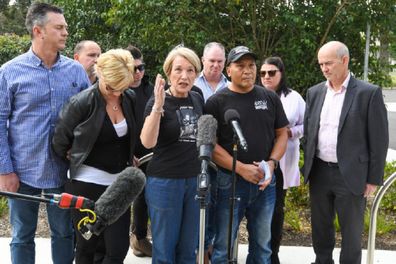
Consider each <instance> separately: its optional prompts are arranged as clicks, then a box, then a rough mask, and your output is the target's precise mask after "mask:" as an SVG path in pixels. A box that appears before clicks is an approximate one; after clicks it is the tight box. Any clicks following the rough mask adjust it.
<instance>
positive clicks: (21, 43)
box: [0, 34, 30, 66]
mask: <svg viewBox="0 0 396 264" xmlns="http://www.w3.org/2000/svg"><path fill="white" fill-rule="evenodd" d="M29 46H30V37H29V36H27V35H25V36H18V35H15V34H6V35H0V66H1V65H2V64H3V63H5V62H7V61H9V60H11V59H13V58H14V57H16V56H18V55H20V54H22V53H24V52H26V51H27V50H28V49H29Z"/></svg>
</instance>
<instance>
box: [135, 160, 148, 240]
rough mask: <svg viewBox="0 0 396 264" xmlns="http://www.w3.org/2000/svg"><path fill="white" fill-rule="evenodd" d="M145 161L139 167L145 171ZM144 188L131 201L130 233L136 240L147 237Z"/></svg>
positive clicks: (146, 211) (146, 210)
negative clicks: (131, 220) (131, 219)
mask: <svg viewBox="0 0 396 264" xmlns="http://www.w3.org/2000/svg"><path fill="white" fill-rule="evenodd" d="M146 167H147V163H146V164H144V165H143V166H142V167H140V169H141V170H142V171H143V172H144V173H146ZM144 193H145V189H143V190H142V192H141V193H140V194H139V196H138V197H137V198H136V200H135V201H134V202H133V208H132V212H133V222H132V226H131V230H132V233H133V234H134V235H135V236H136V238H137V239H138V240H140V239H144V238H146V237H147V224H148V219H149V216H148V209H147V203H146V198H145V196H144Z"/></svg>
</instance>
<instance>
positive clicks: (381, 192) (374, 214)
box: [367, 172, 396, 264]
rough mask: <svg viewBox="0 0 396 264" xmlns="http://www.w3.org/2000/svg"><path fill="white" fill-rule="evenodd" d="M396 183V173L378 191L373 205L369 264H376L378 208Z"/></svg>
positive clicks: (368, 252) (368, 246) (369, 238)
mask: <svg viewBox="0 0 396 264" xmlns="http://www.w3.org/2000/svg"><path fill="white" fill-rule="evenodd" d="M395 181H396V172H394V173H393V174H392V175H391V176H390V177H389V178H388V179H387V180H386V181H385V183H384V185H383V186H381V188H380V189H379V190H378V193H377V195H376V196H375V198H374V202H373V205H372V207H371V213H370V227H369V235H368V245H367V264H373V263H374V250H375V234H376V231H377V213H378V207H379V206H380V203H381V199H382V197H383V196H384V195H385V192H386V190H387V189H388V188H389V187H390V186H391V185H392V183H393V182H395Z"/></svg>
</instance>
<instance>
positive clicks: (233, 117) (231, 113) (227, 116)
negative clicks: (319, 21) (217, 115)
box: [224, 109, 248, 151]
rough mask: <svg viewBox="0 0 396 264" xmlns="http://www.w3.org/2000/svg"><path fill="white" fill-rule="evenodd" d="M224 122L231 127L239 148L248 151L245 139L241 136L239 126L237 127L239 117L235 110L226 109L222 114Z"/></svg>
mask: <svg viewBox="0 0 396 264" xmlns="http://www.w3.org/2000/svg"><path fill="white" fill-rule="evenodd" d="M224 120H225V121H226V123H227V124H230V125H231V126H232V130H234V134H235V135H236V136H237V137H238V141H239V146H240V147H241V148H242V149H243V150H244V151H248V145H247V142H246V139H245V137H244V136H243V134H242V129H241V126H240V125H239V121H240V116H239V113H238V112H237V111H236V110H235V109H228V110H227V111H225V113H224Z"/></svg>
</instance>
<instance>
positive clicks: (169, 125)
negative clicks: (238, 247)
mask: <svg viewBox="0 0 396 264" xmlns="http://www.w3.org/2000/svg"><path fill="white" fill-rule="evenodd" d="M163 69H164V72H165V73H166V75H167V79H168V83H169V84H170V87H169V89H168V90H167V91H166V92H165V90H164V86H165V80H164V79H163V78H162V77H161V75H157V79H156V82H155V86H154V95H153V96H152V97H151V98H150V100H149V101H148V102H147V105H146V111H145V122H144V125H143V129H142V132H141V134H140V138H141V141H142V144H143V145H144V146H145V147H146V148H153V152H154V155H153V158H152V159H151V161H150V163H149V164H148V166H147V170H146V172H147V185H146V192H145V195H146V201H147V205H148V209H149V215H150V219H151V233H152V237H153V261H152V263H187V264H188V263H191V264H195V261H196V258H195V256H196V254H195V250H196V248H197V245H198V228H199V205H198V202H197V201H196V200H195V196H196V194H197V192H196V191H197V176H198V173H199V169H200V162H199V160H198V151H197V146H196V137H197V121H198V118H199V117H200V116H201V115H202V112H203V104H204V101H203V97H202V96H201V95H200V94H198V93H196V92H194V91H191V89H192V87H193V84H194V81H195V79H196V77H197V75H198V74H199V72H200V70H201V65H200V61H199V58H198V56H197V55H196V54H195V52H194V51H192V50H191V49H188V48H185V47H177V48H175V49H173V50H172V51H171V52H170V53H169V54H168V56H167V58H166V60H165V63H164V65H163Z"/></svg>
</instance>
